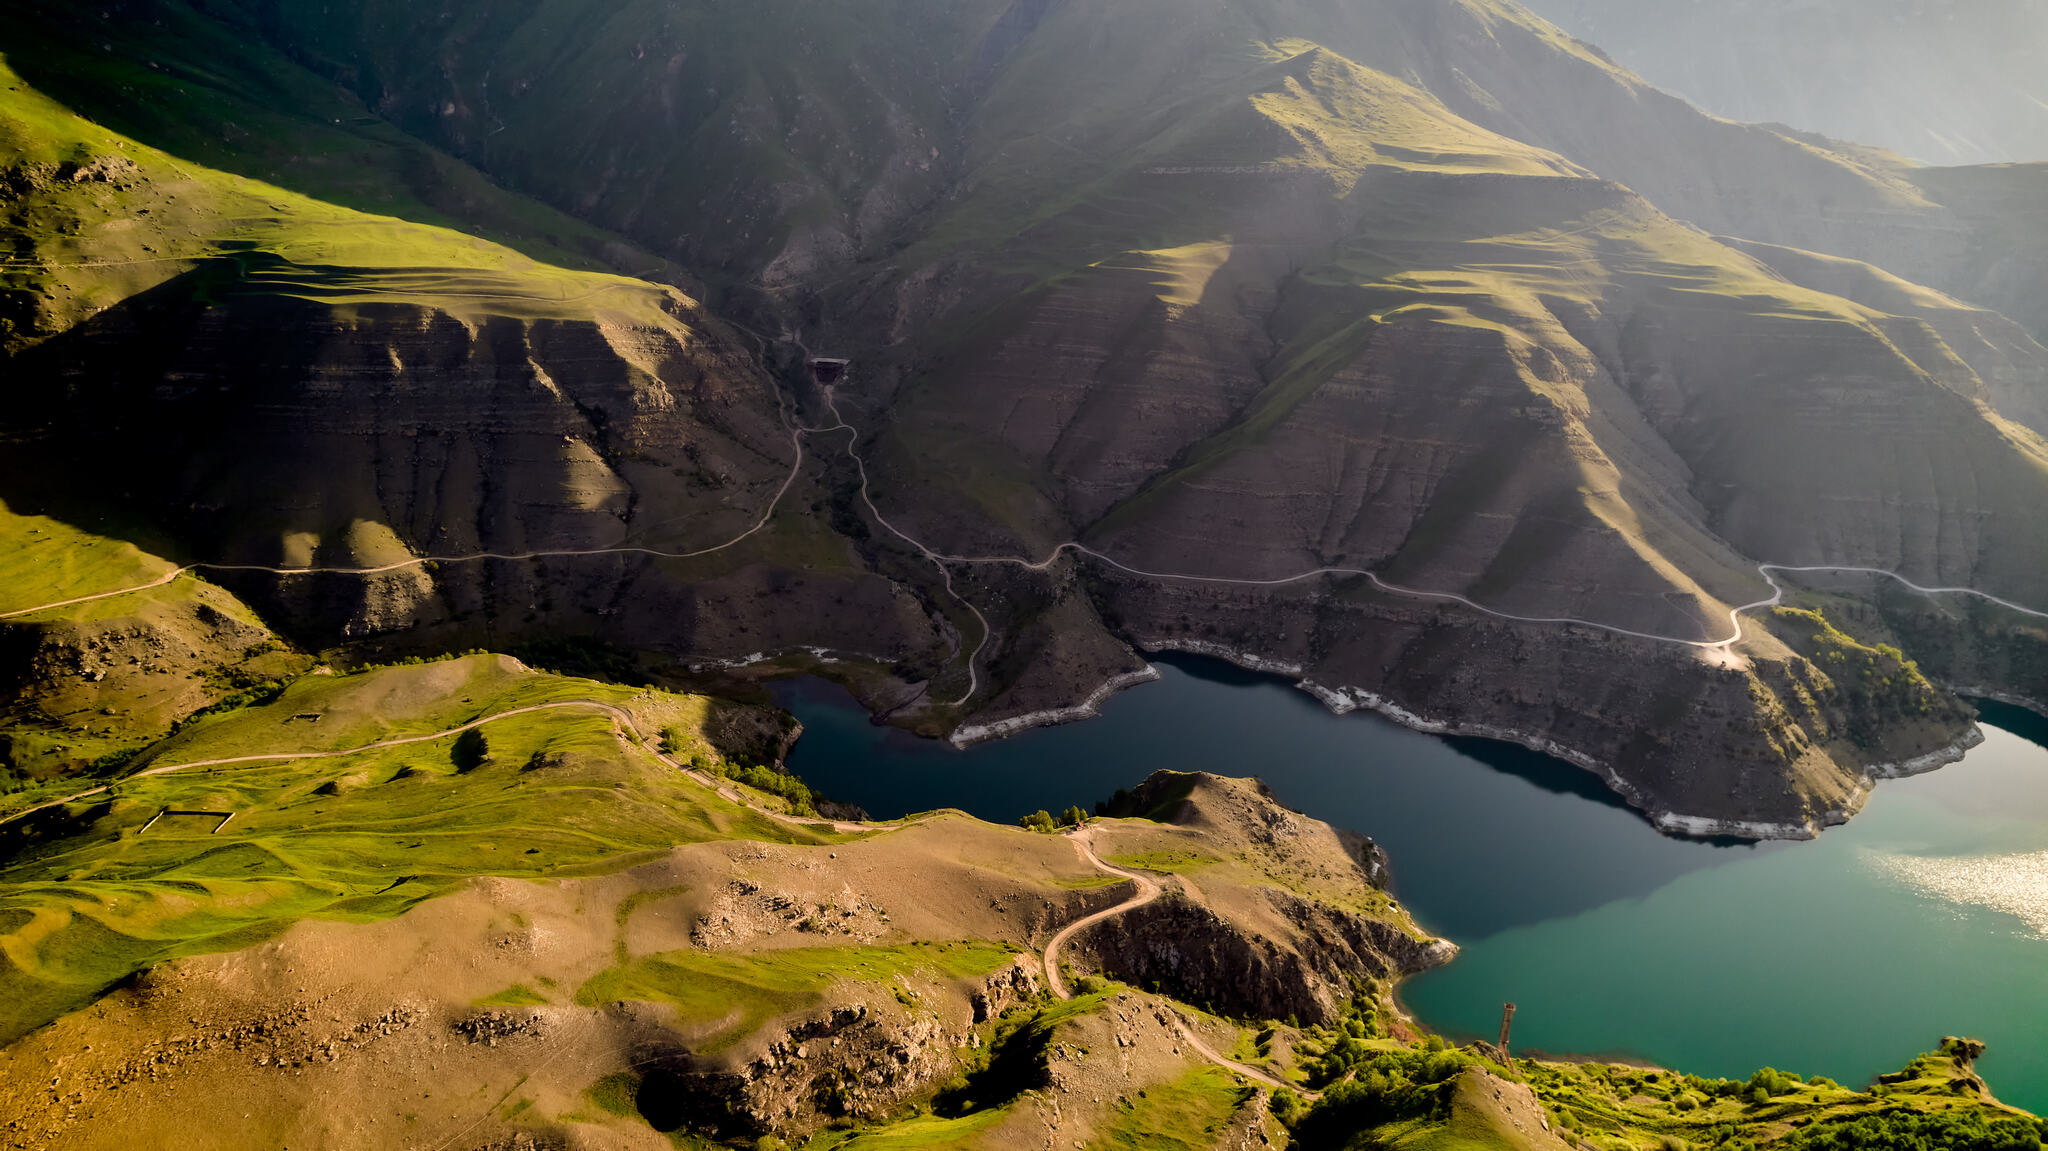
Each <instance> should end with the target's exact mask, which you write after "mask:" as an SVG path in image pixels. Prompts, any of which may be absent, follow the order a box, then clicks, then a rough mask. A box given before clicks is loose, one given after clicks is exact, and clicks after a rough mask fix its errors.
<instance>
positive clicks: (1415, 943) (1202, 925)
mask: <svg viewBox="0 0 2048 1151" xmlns="http://www.w3.org/2000/svg"><path fill="white" fill-rule="evenodd" d="M1272 900H1273V908H1274V910H1275V911H1277V912H1278V913H1279V915H1280V916H1281V917H1282V918H1283V919H1285V920H1286V921H1287V922H1288V923H1289V924H1290V925H1291V927H1292V928H1293V932H1292V933H1291V935H1292V937H1291V938H1280V939H1276V938H1273V937H1271V936H1265V935H1259V934H1254V933H1252V932H1250V931H1247V930H1246V929H1245V928H1244V927H1242V926H1240V925H1238V924H1235V923H1232V922H1231V921H1230V920H1228V919H1225V918H1224V917H1223V916H1221V915H1219V914H1217V913H1216V912H1215V911H1212V910H1210V909H1209V908H1207V907H1203V906H1201V905H1199V904H1195V903H1192V902H1189V901H1187V900H1185V899H1182V898H1178V897H1173V896H1168V897H1165V898H1162V899H1160V900H1159V901H1157V902H1154V903H1152V904H1149V905H1147V906H1145V907H1141V908H1138V909H1137V910H1135V911H1131V912H1129V913H1127V914H1125V915H1122V916H1118V917H1117V918H1115V919H1112V920H1109V921H1107V922H1106V923H1104V924H1103V925H1102V926H1100V927H1095V928H1092V929H1090V930H1089V931H1088V932H1087V934H1086V935H1085V936H1083V938H1082V941H1081V943H1080V944H1079V947H1080V948H1081V949H1082V950H1085V951H1086V952H1088V953H1090V954H1091V955H1092V957H1093V958H1094V961H1095V962H1096V963H1097V964H1099V965H1100V966H1101V968H1102V970H1103V971H1105V972H1107V973H1108V974H1110V975H1112V976H1114V977H1116V978H1118V979H1121V980H1124V981H1126V982H1129V983H1133V984H1136V985H1138V986H1143V987H1158V988H1160V989H1162V990H1164V991H1165V992H1166V993H1168V994H1170V995H1172V996H1173V997H1174V998H1176V999H1184V1000H1186V1001H1188V1002H1190V1003H1199V1004H1202V1005H1203V1006H1204V1007H1206V1008H1208V1009H1210V1010H1212V1011H1215V1012H1217V1013H1219V1014H1222V1015H1226V1016H1230V1017H1233V1018H1242V1019H1287V1018H1297V1019H1299V1020H1301V1021H1302V1022H1303V1023H1306V1024H1315V1025H1325V1024H1328V1023H1330V1022H1332V1021H1334V1020H1336V1019H1337V1018H1339V1017H1340V1016H1341V1014H1342V1012H1343V1010H1344V1006H1345V1004H1346V1002H1347V1001H1348V1000H1349V999H1350V998H1351V997H1352V995H1353V994H1355V991H1354V986H1355V983H1356V982H1360V981H1368V980H1376V981H1382V982H1383V981H1386V980H1389V979H1394V978H1398V977H1400V976H1403V975H1412V974H1414V973H1416V972H1419V971H1426V970H1428V969H1430V968H1432V967H1439V966H1442V965H1443V964H1445V963H1447V962H1449V961H1450V959H1451V957H1452V956H1453V955H1455V954H1456V953H1457V948H1456V947H1453V946H1451V945H1449V944H1448V943H1445V942H1444V941H1442V940H1431V941H1423V940H1419V939H1417V938H1415V937H1414V936H1412V935H1409V934H1408V933H1406V932H1404V931H1401V930H1399V929H1398V928H1395V927H1392V926H1389V925H1388V924H1386V923H1384V922H1382V921H1380V920H1377V919H1371V918H1367V917H1365V916H1362V915H1357V914H1354V913H1351V912H1347V911H1344V910H1342V909H1339V908H1334V907H1330V906H1328V905H1327V904H1323V903H1318V902H1315V901H1313V900H1308V899H1303V898H1301V897H1299V896H1294V895H1289V894H1287V893H1285V892H1279V891H1275V892H1273V893H1272Z"/></svg>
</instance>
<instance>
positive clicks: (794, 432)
mask: <svg viewBox="0 0 2048 1151" xmlns="http://www.w3.org/2000/svg"><path fill="white" fill-rule="evenodd" d="M789 342H791V343H794V344H795V345H796V347H797V348H798V349H799V350H800V351H802V352H803V353H804V355H805V357H806V358H808V357H809V356H810V349H808V348H806V347H804V345H803V344H802V343H801V342H800V341H797V340H795V339H791V340H790V341H789ZM824 397H825V405H826V408H827V410H828V411H830V412H831V414H832V418H833V420H834V421H836V422H834V423H832V424H830V425H827V426H825V427H818V428H811V427H804V426H802V425H801V424H798V423H796V422H795V420H793V419H792V418H791V417H790V414H789V411H788V407H787V405H786V402H785V401H784V399H783V397H782V394H781V392H780V390H779V389H778V391H777V393H776V402H777V405H778V406H779V407H780V408H781V410H782V417H783V425H784V427H786V428H787V429H788V431H789V435H790V446H791V451H792V454H793V457H794V462H793V463H792V464H791V465H790V471H789V475H788V476H786V477H784V479H783V481H782V486H781V487H780V488H778V489H776V492H775V496H774V498H773V499H771V500H769V501H768V506H767V507H766V508H765V509H764V510H763V511H762V512H761V515H760V517H759V518H758V519H756V520H755V521H754V523H753V524H752V525H751V526H750V527H748V528H747V529H746V530H745V531H743V532H741V533H739V534H738V535H736V536H734V537H733V538H731V539H729V540H727V541H725V542H724V543H720V544H714V545H712V546H710V547H705V548H698V549H696V550H694V551H685V552H674V551H665V550H662V549H660V548H650V547H644V546H639V545H620V546H616V547H600V548H563V549H542V550H536V551H527V552H473V553H469V554H465V555H423V556H413V557H409V558H407V559H403V560H397V561H394V562H392V563H388V564H380V565H377V566H374V567H356V568H346V567H272V566H269V565H266V564H227V563H192V564H185V565H183V566H182V567H176V568H173V569H171V570H170V571H168V572H166V573H165V574H164V575H162V576H160V577H158V578H156V579H154V580H150V581H149V582H147V583H141V584H136V585H134V586H132V587H123V588H117V589H115V590H113V591H105V592H98V593H95V594H93V595H84V596H76V597H73V598H71V599H65V600H58V601H55V602H53V603H46V604H39V605H37V606H35V607H27V608H17V609H14V610H12V611H5V612H0V620H7V619H16V618H19V617H22V616H27V615H34V614H35V613H37V612H44V611H51V610H53V609H56V608H63V607H71V606H74V605H77V604H82V603H92V602H94V601H97V600H103V599H111V598H113V597H115V596H122V595H130V594H133V593H135V592H139V591H147V590H149V589H150V588H157V587H162V586H164V585H165V584H168V583H170V582H171V581H173V580H175V579H177V578H178V577H179V576H181V575H184V574H185V573H187V572H193V571H213V572H260V573H265V574H270V575H314V574H321V575H354V576H372V575H381V574H383V573H386V572H393V571H399V570H402V569H405V568H411V567H419V566H422V565H425V564H430V563H433V564H456V563H473V562H476V561H479V560H503V561H514V562H517V561H527V560H538V559H562V558H579V557H596V556H621V555H641V556H649V557H653V558H657V559H695V558H697V557H700V556H707V555H714V554H716V553H718V552H722V551H725V550H726V549H728V548H731V547H734V546H735V545H737V544H739V543H741V542H743V541H745V540H746V539H748V538H749V537H751V536H753V535H754V534H756V533H757V532H759V531H761V529H763V528H765V527H766V526H767V525H768V521H769V520H770V519H771V518H773V517H774V515H775V509H776V508H777V507H779V506H780V505H781V503H782V500H783V498H784V497H785V496H787V495H788V494H789V490H790V488H791V487H792V486H794V485H795V483H796V480H797V477H798V475H800V474H801V473H802V471H803V464H804V447H803V445H804V438H805V437H806V436H816V435H830V434H834V433H838V432H846V433H847V443H846V448H845V451H846V455H847V458H849V459H851V460H852V461H853V464H854V467H855V469H856V470H857V471H858V472H859V475H860V498H861V503H862V504H864V505H865V506H866V507H867V510H868V514H869V515H870V516H871V517H873V519H874V521H875V522H876V523H877V524H879V525H880V526H881V527H882V528H883V529H884V530H886V531H888V532H889V533H890V534H891V535H893V536H895V537H896V538H898V539H900V540H902V541H903V542H904V543H905V544H907V545H908V546H910V547H911V548H913V549H915V550H916V551H917V552H918V553H919V554H920V555H922V556H923V557H924V558H925V559H926V560H927V561H929V562H930V563H931V564H932V566H933V567H935V568H937V569H938V572H939V578H940V580H941V581H942V583H943V584H944V586H945V589H946V594H947V595H949V596H951V597H952V598H953V600H954V601H955V602H957V603H958V604H960V606H962V607H964V608H965V609H967V611H968V612H969V613H970V614H972V615H973V616H974V619H975V622H976V623H977V624H979V625H980V627H981V636H980V638H979V639H978V640H977V641H976V643H975V645H974V647H973V649H972V650H970V651H969V652H968V653H967V690H966V691H965V692H963V693H962V694H961V695H960V697H959V698H958V699H954V700H950V701H946V703H945V704H944V706H948V707H958V706H961V705H963V704H965V703H967V702H968V701H969V700H971V699H973V698H974V696H975V695H976V694H978V693H979V692H980V690H981V672H980V662H981V655H982V652H983V651H984V650H985V649H986V648H987V646H988V642H989V639H990V637H991V636H992V635H993V634H994V628H993V627H992V626H991V625H990V623H989V621H988V617H987V616H986V615H984V614H983V613H982V611H981V609H980V608H978V607H976V606H975V605H974V604H973V603H972V602H970V601H969V600H968V599H967V598H966V597H965V596H963V595H961V594H960V591H959V589H958V588H956V587H955V586H954V584H953V571H952V565H956V564H958V565H968V566H974V565H981V566H991V565H1000V566H1008V567H1015V568H1020V569H1023V570H1026V571H1045V570H1047V569H1048V568H1050V567H1051V566H1052V565H1053V564H1054V563H1056V562H1058V561H1059V559H1060V557H1061V556H1063V555H1065V554H1067V553H1069V552H1072V553H1073V554H1075V555H1076V556H1078V557H1081V558H1083V559H1089V560H1094V561H1095V562H1097V563H1101V564H1104V565H1106V566H1108V567H1112V568H1115V569H1116V570H1118V571H1121V572H1124V573H1126V574H1129V575H1134V576H1137V577H1139V578H1141V579H1151V580H1161V581H1170V582H1176V583H1206V584H1221V585H1228V586H1233V587H1285V586H1288V585H1290V584H1297V583H1303V582H1306V581H1309V580H1315V579H1322V578H1325V577H1329V576H1347V577H1362V578H1364V579H1366V580H1368V581H1370V582H1371V583H1372V585H1373V586H1374V587H1375V588H1377V589H1379V590H1380V591H1382V592H1385V593H1387V594H1389V595H1396V596H1406V597H1409V598H1412V599H1424V600H1434V601H1437V602H1441V603H1454V604H1458V605H1460V606H1462V607H1465V608H1469V609H1471V610H1473V611H1476V612H1479V613H1480V614H1482V615H1487V616H1491V617H1493V618H1495V619H1502V620H1508V621H1510V622H1513V623H1531V624H1552V625H1558V626H1569V627H1583V628H1590V629H1593V630H1595V631H1603V632H1607V633H1608V634H1610V635H1619V636H1626V637H1629V638H1632V639H1641V640H1648V641H1650V642H1653V643H1664V644H1673V645H1676V646H1680V647H1687V648H1693V649H1696V650H1702V651H1709V652H1714V651H1718V652H1726V651H1728V650H1729V649H1731V648H1732V647H1733V646H1734V645H1735V644H1736V643H1739V642H1740V641H1741V639H1742V617H1743V616H1744V615H1746V614H1748V613H1750V612H1753V611H1759V610H1762V609H1765V608H1771V607H1776V606H1777V605H1778V604H1780V603H1783V602H1784V598H1785V586H1784V585H1783V584H1782V583H1780V582H1779V581H1778V579H1777V577H1776V576H1775V575H1773V574H1772V573H1774V572H1786V573H1808V574H1817V573H1827V572H1835V573H1855V574H1861V575H1870V576H1880V577H1883V578H1886V579H1890V580H1894V581H1897V582H1898V583H1899V584H1901V585H1902V586H1904V587H1906V588H1908V589H1909V590H1911V591H1914V592H1917V593H1919V594H1920V595H1924V596H1929V597H1932V596H1939V595H1965V596H1975V597H1977V598H1978V599H1982V600H1986V601H1988V602H1991V603H1994V604H1997V605H1998V606H2000V607H2003V608H2006V609H2007V610H2010V611H2014V612H2018V613H2020V614H2022V615H2026V616H2031V617H2033V618H2036V619H2048V611H2041V610H2038V609H2036V608H2031V607H2027V606H2025V605H2024V604H2019V603H2015V602H2013V601H2012V600H2009V599H2004V598H2002V597H2000V596H1995V595H1992V594H1990V593H1989V592H1982V591H1978V590H1977V589H1975V588H1968V587H1925V586H1922V585H1920V584H1917V583H1914V582H1913V581H1912V580H1909V579H1907V578H1906V577H1905V576H1902V575H1900V574H1899V573H1897V572H1894V571H1887V570H1885V569H1883V568H1873V567H1857V566H1853V565H1843V564H1814V565H1793V564H1777V563H1759V564H1757V567H1756V570H1757V574H1758V575H1759V576H1761V577H1762V578H1763V580H1764V582H1765V583H1767V584H1769V585H1770V588H1771V594H1770V595H1769V596H1767V597H1765V598H1763V599H1759V600H1754V601H1752V602H1750V603H1746V604H1742V605H1740V606H1737V607H1732V608H1730V609H1728V624H1729V634H1728V635H1727V636H1726V637H1725V638H1722V639H1711V638H1707V639H1694V638H1688V637H1685V636H1671V635H1662V634H1659V633H1656V632H1646V631H1638V630H1636V629H1634V628H1626V627H1621V626H1618V625H1615V624H1607V623H1601V622H1599V621H1598V620H1589V619H1581V618H1579V617H1577V616H1530V615H1517V614H1515V613H1512V612H1504V611H1498V610H1496V609H1494V608H1490V607H1487V606H1486V605H1485V604H1482V603H1479V602H1478V601H1477V600H1473V599H1471V598H1468V597H1466V596H1463V595H1459V594H1458V593H1456V592H1441V591H1430V590H1428V589H1426V588H1413V587H1407V586H1405V585H1402V584H1397V583H1392V582H1390V581H1388V580H1385V579H1383V578H1381V577H1380V575H1379V574H1378V573H1377V572H1374V571H1371V570H1370V569H1367V568H1354V567H1318V568H1311V569H1309V570H1307V571H1302V572H1297V573H1295V574H1293V575H1286V576H1276V577H1271V578H1247V577H1240V576H1216V575H1201V574H1196V573H1190V572H1156V571H1147V570H1145V569H1143V568H1137V567H1132V566H1131V565H1130V564H1127V563H1124V562H1123V561H1121V560H1118V559H1116V558H1115V557H1113V556H1110V555H1108V554H1106V553H1103V552H1100V551H1097V550H1095V549H1094V548H1091V547H1089V546H1087V545H1086V544H1083V543H1081V542H1080V541H1078V540H1069V541H1068V542H1066V543H1063V544H1060V545H1058V546H1057V547H1055V548H1053V549H1052V551H1051V552H1049V553H1048V554H1047V555H1046V556H1045V558H1044V559H1038V560H1033V559H1026V558H1023V557H1019V556H962V555H949V554H947V553H945V552H940V551H937V550H934V549H933V548H931V547H930V546H928V545H927V544H925V543H924V542H923V541H922V540H919V539H917V538H916V537H915V536H912V535H911V534H910V533H908V532H906V531H904V530H903V529H902V528H899V527H897V526H896V525H895V524H894V523H893V522H891V521H890V520H889V518H888V517H887V516H885V515H883V514H882V511H881V508H880V507H878V506H877V505H876V504H875V501H874V497H873V495H872V494H871V493H870V490H869V482H868V469H867V461H866V460H865V459H864V458H862V456H861V454H860V451H859V443H860V429H858V428H856V427H855V426H854V425H853V424H851V423H849V422H847V420H846V418H845V416H844V415H843V414H842V413H841V412H840V410H839V404H838V399H837V397H836V395H835V389H834V388H832V387H826V388H825V389H824Z"/></svg>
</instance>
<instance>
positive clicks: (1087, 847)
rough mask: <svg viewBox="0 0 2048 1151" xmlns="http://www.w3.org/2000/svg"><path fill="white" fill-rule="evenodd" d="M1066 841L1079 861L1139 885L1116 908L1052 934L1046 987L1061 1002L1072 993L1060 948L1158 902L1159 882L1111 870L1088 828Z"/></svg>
mask: <svg viewBox="0 0 2048 1151" xmlns="http://www.w3.org/2000/svg"><path fill="white" fill-rule="evenodd" d="M1067 838H1069V839H1071V840H1073V841H1074V850H1075V851H1076V852H1079V853H1080V856H1081V858H1082V859H1084V860H1087V861H1088V862H1089V863H1091V864H1093V865H1094V866H1095V867H1096V868H1097V869H1098V870H1100V871H1104V872H1107V873H1109V874H1110V875H1115V876H1118V877H1120V878H1123V879H1128V880H1130V881H1131V882H1133V883H1135V884H1137V885H1138V890H1137V893H1136V894H1134V895H1132V896H1131V897H1130V898H1129V899H1126V900H1124V901H1123V902H1122V903H1119V904H1117V905H1116V906H1115V907H1105V908H1103V909H1102V910H1101V911H1097V912H1095V913H1094V914H1092V915H1084V916H1082V917H1081V918H1079V919H1076V920H1075V921H1073V922H1072V923H1069V924H1067V925H1066V926H1065V927H1062V928H1060V930H1059V933H1058V934H1057V935H1054V936H1053V937H1052V939H1051V941H1050V942H1048V943H1047V944H1046V945H1045V985H1046V986H1047V987H1050V988H1052V993H1053V994H1054V995H1057V996H1059V997H1060V998H1061V999H1072V998H1073V997H1074V993H1073V992H1072V991H1070V990H1068V988H1067V981H1066V980H1065V979H1063V978H1061V977H1060V948H1062V947H1065V946H1066V945H1067V941H1068V940H1070V939H1072V938H1073V937H1074V936H1075V935H1076V934H1077V933H1079V932H1082V931H1085V930H1087V929H1088V928H1090V927H1093V926H1095V925H1096V924H1098V923H1101V922H1102V921H1103V920H1105V919H1114V918H1116V917H1117V916H1119V915H1122V914H1123V913H1124V912H1126V911H1134V910H1136V909H1138V908H1140V907H1143V906H1145V905H1146V904H1148V903H1150V902H1152V901H1153V900H1155V899H1158V898H1159V890H1160V889H1159V881H1158V880H1156V879H1153V878H1152V877H1151V876H1149V875H1142V874H1140V873H1138V872H1135V871H1125V870H1124V869H1123V868H1121V867H1111V866H1110V865H1109V864H1107V863H1104V862H1103V861H1102V857H1101V856H1099V855H1097V854H1095V845H1094V844H1092V843H1090V842H1089V841H1088V840H1089V835H1088V829H1087V828H1080V829H1078V830H1075V831H1073V832H1071V833H1069V834H1068V836H1067Z"/></svg>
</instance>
